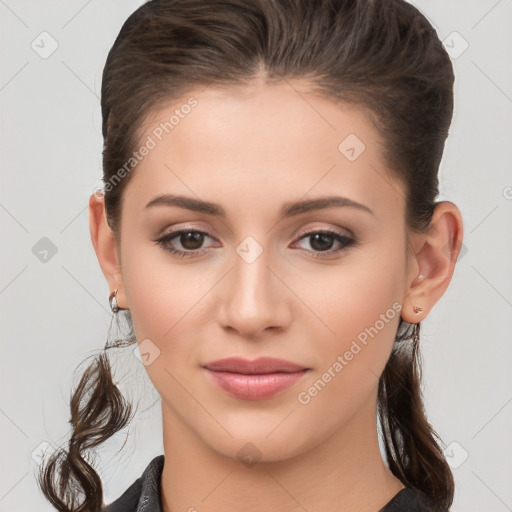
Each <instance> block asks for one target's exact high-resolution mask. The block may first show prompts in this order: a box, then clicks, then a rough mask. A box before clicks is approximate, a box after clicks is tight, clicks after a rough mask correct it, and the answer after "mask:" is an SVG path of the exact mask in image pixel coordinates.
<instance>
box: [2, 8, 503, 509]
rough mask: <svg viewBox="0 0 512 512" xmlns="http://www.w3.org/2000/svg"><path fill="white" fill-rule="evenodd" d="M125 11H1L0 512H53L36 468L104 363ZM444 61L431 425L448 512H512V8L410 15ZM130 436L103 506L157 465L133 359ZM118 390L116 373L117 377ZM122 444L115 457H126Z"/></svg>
mask: <svg viewBox="0 0 512 512" xmlns="http://www.w3.org/2000/svg"><path fill="white" fill-rule="evenodd" d="M141 3H142V2H140V1H134V0H109V1H108V2H106V1H100V0H88V1H87V0H66V1H64V0H55V1H52V2H48V1H46V2H45V1H41V0H37V1H35V0H0V23H1V30H0V37H1V61H0V70H1V75H0V100H1V108H2V112H1V116H0V126H1V143H2V147H1V153H0V154H1V164H2V166H1V169H2V175H1V179H2V182H1V186H0V223H1V224H0V225H1V252H0V255H1V276H0V315H1V320H0V321H1V324H0V325H1V335H2V337H1V343H2V345H1V356H0V365H1V370H0V372H1V373H0V379H1V381H0V382H1V387H0V389H1V397H0V398H1V402H0V432H1V435H0V461H1V464H0V512H34V511H41V512H42V511H49V510H53V508H51V507H50V506H49V504H48V503H47V502H46V500H45V499H44V498H43V496H42V494H41V493H40V491H39V490H38V488H37V485H36V481H35V474H36V469H37V464H38V454H40V453H41V450H42V449H44V447H47V446H53V447H56V446H58V445H62V444H64V446H65V445H66V442H67V440H68V439H69V433H70V425H69V423H68V421H69V417H70V414H69V405H68V402H69V397H70V393H71V388H72V386H73V385H75V384H76V382H77V377H76V374H74V370H75V368H76V367H77V365H79V364H80V363H81V362H82V361H83V360H84V359H85V358H86V357H89V356H91V355H93V354H95V353H98V351H99V350H100V349H101V348H102V347H103V345H104V343H105V341H106V337H107V332H108V329H109V325H110V320H111V313H110V309H109V304H108V291H109V290H108V286H107V282H106V280H105V279H104V277H103V274H102V272H101V269H100V267H99V265H98V262H97V259H96V255H95V253H94V250H93V247H92V244H91V241H90V235H89V225H88V210H87V209H88V198H89V195H90V194H91V193H92V191H93V189H94V188H95V187H97V186H99V185H101V181H100V178H101V150H102V137H101V115H100V108H99V94H100V85H101V73H102V69H103V65H104V62H105V58H106V55H107V52H108V50H109V48H110V46H111V45H112V43H113V41H114V38H115V37H116V36H117V33H118V31H119V29H120V27H121V25H122V23H123V22H124V20H125V19H126V18H127V16H128V15H129V14H130V13H131V12H132V11H133V10H135V8H137V7H138V6H139V5H140V4H141ZM413 3H414V5H416V6H417V7H418V8H419V9H420V10H421V11H422V12H423V13H424V14H425V15H426V16H427V17H428V18H429V19H430V21H431V23H432V24H433V26H434V27H435V28H436V30H437V33H438V35H439V37H440V38H441V39H442V40H443V41H444V42H445V44H446V47H447V49H448V50H449V51H450V54H451V56H452V59H453V64H454V69H455V75H456V81H455V113H454V118H453V123H452V126H451V129H450V135H449V138H448V140H447V143H446V149H445V154H444V157H443V161H442V165H441V170H440V175H441V197H440V199H448V200H451V201H453V202H454V203H456V204H457V205H458V206H459V208H460V210H461V212H462V216H463V220H464V228H465V233H464V235H465V236H464V247H463V250H462V253H461V256H460V258H459V261H458V263H457V266H456V270H455V274H454V276H453V280H452V283H451V285H450V287H449V289H448V291H447V292H446V294H445V295H444V296H443V297H442V299H441V300H440V301H439V302H438V304H437V305H436V306H435V308H434V310H433V311H432V312H431V313H430V315H429V316H428V317H427V319H426V320H425V321H423V322H422V325H423V336H422V354H423V360H424V373H423V375H424V396H425V403H426V409H427V412H428V417H429V421H430V422H431V423H432V425H433V426H434V427H435V428H436V430H437V432H438V433H439V435H440V436H441V438H442V439H443V441H444V442H445V443H446V444H447V445H448V450H449V453H448V457H449V459H450V460H451V464H452V466H453V473H454V476H455V481H456V494H455V500H454V505H453V509H452V510H453V511H454V512H457V511H467V512H473V511H475V512H476V511H478V512H481V511H485V512H505V511H507V510H512V435H511V432H512V428H511V427H512V372H511V371H510V366H511V362H512V357H511V356H512V340H511V335H510V333H511V331H512V279H511V276H512V270H511V266H512V222H511V221H512V123H511V120H512V61H511V57H510V56H511V55H512V1H511V0H429V1H427V0H424V1H419V0H417V1H415V2H413ZM119 361H120V362H119V369H120V370H119V371H122V372H123V375H124V376H125V378H124V380H123V383H124V384H123V385H124V390H125V391H126V392H127V393H130V394H131V395H132V396H133V400H134V401H137V400H140V405H139V414H138V415H137V417H136V420H135V422H134V424H133V425H132V426H131V427H130V429H129V430H126V431H124V432H123V433H120V434H118V435H117V436H116V437H115V438H113V439H112V440H111V441H109V442H108V443H107V444H105V445H104V446H103V448H102V449H101V451H100V454H99V456H98V463H99V464H100V468H101V476H102V478H103V481H104V484H105V499H106V501H107V502H110V501H112V500H113V499H115V498H117V497H118V496H119V495H120V494H121V493H122V492H123V491H124V490H125V489H126V488H127V487H128V486H129V485H130V484H131V483H132V482H133V481H134V480H135V479H136V478H137V477H139V476H140V475H141V473H142V471H143V470H144V469H145V467H146V466H147V464H148V463H149V461H150V460H151V459H152V458H153V457H154V456H156V455H158V454H160V453H163V446H162V438H161V435H162V432H161V411H160V403H159V397H158V395H157V393H156V391H155V390H154V389H153V387H152V385H151V383H150V381H149V379H148V378H147V375H146V373H145V371H144V368H143V366H142V365H141V363H140V362H139V360H138V359H137V358H136V357H134V356H133V353H132V352H131V350H130V349H128V350H126V351H125V352H124V353H123V355H121V356H120V357H119ZM120 375H121V374H120ZM123 443H126V444H125V445H124V447H123Z"/></svg>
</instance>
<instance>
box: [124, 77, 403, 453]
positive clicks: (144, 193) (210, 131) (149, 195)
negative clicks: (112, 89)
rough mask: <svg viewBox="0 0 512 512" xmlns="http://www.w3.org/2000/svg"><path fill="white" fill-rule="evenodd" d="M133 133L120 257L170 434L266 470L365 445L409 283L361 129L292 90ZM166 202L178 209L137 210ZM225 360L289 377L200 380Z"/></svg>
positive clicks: (230, 92)
mask: <svg viewBox="0 0 512 512" xmlns="http://www.w3.org/2000/svg"><path fill="white" fill-rule="evenodd" d="M191 97H193V98H194V100H189V101H188V103H187V100H188V99H189V98H191ZM187 104H188V105H189V106H190V108H189V107H185V105H187ZM173 115H174V118H173V119H172V121H171V124H172V128H170V126H171V125H170V124H167V125H165V123H166V122H169V119H170V118H171V116H173ZM162 123H163V124H162ZM145 126H146V128H145V129H146V131H145V133H143V134H142V136H141V139H140V146H141V147H142V146H143V145H146V147H148V148H149V149H148V150H147V151H145V150H143V151H142V152H141V153H146V154H145V156H143V157H142V158H141V159H140V162H139V163H138V165H137V166H136V169H135V170H134V171H133V172H134V176H132V180H131V181H130V183H129V184H128V185H127V187H126V189H125V192H124V196H123V204H122V221H121V242H120V247H119V252H120V260H121V268H122V279H123V288H124V293H125V294H126V295H125V298H126V304H127V307H129V308H130V311H131V315H132V320H133V323H134V328H135V332H136V335H137V340H138V342H139V344H142V343H144V345H140V348H141V352H145V353H146V354H147V355H146V356H145V357H146V362H147V365H146V370H147V372H148V375H149V377H150V379H151V381H152V382H153V384H154V386H155V387H156V389H157V391H158V392H159V394H160V396H161V398H162V410H163V416H164V428H169V429H173V431H174V429H181V430H182V431H186V432H189V433H190V434H191V435H193V437H194V438H195V439H197V440H200V442H202V443H204V445H205V446H208V447H210V448H211V449H212V450H215V451H216V452H218V453H221V454H224V455H227V456H230V457H233V458H234V457H235V456H236V454H237V453H238V451H239V450H240V448H241V447H242V446H244V445H245V443H247V442H250V443H252V444H253V445H254V446H255V447H257V449H258V450H259V453H260V455H259V456H261V457H262V459H263V460H283V459H286V458H290V457H293V456H295V455H298V454H300V453H303V452H305V451H307V450H310V449H311V448H313V447H315V446H317V445H319V444H320V443H322V441H324V440H326V439H329V438H331V437H332V436H333V435H335V434H336V435H337V434H338V433H340V432H343V431H345V432H348V430H349V429H350V428H351V429H352V431H353V432H362V431H363V430H362V429H363V424H364V425H365V426H364V428H366V429H368V428H370V427H369V426H368V422H369V421H374V416H372V414H373V412H374V410H375V403H376V395H377V387H378V378H379V376H380V374H381V373H382V371H383V369H384V367H385V364H386V362H387V359H388V357H389V355H390V352H391V349H392V346H393V342H394V338H395V334H396V330H397V327H398V323H399V320H400V307H401V304H402V301H403V299H404V289H405V283H406V268H407V250H406V226H405V217H404V216H405V203H404V189H403V186H402V184H401V183H400V182H399V181H397V180H396V179H395V178H394V177H393V176H392V175H391V174H390V172H389V170H387V169H386V167H385V163H384V159H383V155H382V150H381V144H382V142H381V141H380V139H379V134H378V132H377V131H376V129H375V128H374V127H373V125H372V123H371V122H370V121H369V120H368V118H366V117H365V115H364V113H363V112H362V111H359V110H356V109H355V108H353V107H351V108H347V107H344V106H340V105H336V104H334V103H332V102H330V101H329V100H327V99H323V98H321V97H319V96H317V95H315V94H313V93H312V92H310V90H309V89H308V88H307V87H306V86H304V85H301V84H299V83H294V85H293V88H292V86H291V83H290V82H289V83H282V84H279V85H263V84H261V83H258V84H255V85H251V86H247V87H245V88H243V89H241V88H234V87H233V88H230V89H224V90H221V89H215V88H208V89H205V90H197V91H194V92H191V93H190V94H188V95H187V96H186V97H184V98H183V100H182V101H178V102H174V103H173V104H172V105H170V106H168V107H166V108H162V109H160V110H158V111H157V112H155V113H153V115H152V116H151V117H150V118H149V120H148V123H146V124H145ZM162 126H166V129H164V128H162ZM363 144H364V146H363ZM165 194H169V195H172V196H176V197H177V196H183V197H184V198H187V200H188V203H187V201H185V200H184V199H183V200H182V201H181V203H177V202H175V203H172V202H170V201H168V202H167V203H166V202H163V201H158V200H157V201H156V202H154V203H153V204H152V205H151V206H148V204H149V203H151V202H152V201H153V200H154V199H155V198H157V197H159V196H162V195H165ZM324 198H338V200H333V201H331V202H330V203H326V204H324V206H323V207H320V206H321V202H317V203H316V205H315V203H314V202H313V201H318V200H321V199H324ZM339 198H345V199H339ZM198 201H199V203H201V204H202V205H203V207H204V206H205V203H208V205H207V206H208V207H207V208H203V211H197V209H195V208H192V206H194V205H195V206H197V202H198ZM297 202H299V204H300V203H301V202H303V203H304V204H303V207H298V206H295V207H294V206H293V205H294V204H295V203H297ZM210 203H211V205H210ZM356 203H357V204H356ZM187 204H188V206H190V207H191V208H188V207H187ZM307 205H309V207H308V206H307ZM315 206H316V207H315ZM228 357H237V358H243V359H245V360H249V361H254V360H256V359H258V358H261V357H271V358H278V359H281V360H285V361H288V362H289V363H294V364H295V365H297V368H296V369H295V371H290V370H291V367H287V368H281V370H286V372H282V371H281V372H278V370H279V368H277V369H276V368H270V370H268V371H267V373H268V372H270V373H272V374H273V375H266V376H263V375H260V376H258V377H257V376H252V377H251V376H247V375H240V374H238V376H237V375H236V374H235V373H234V372H233V369H231V370H232V371H231V372H222V371H213V370H211V369H210V370H209V369H206V368H205V366H208V365H210V363H212V362H214V361H217V360H220V359H224V358H228ZM210 366H212V365H210ZM244 371H246V372H247V370H246V369H245V370H244ZM256 371H257V373H260V374H262V373H265V372H264V370H262V369H261V368H259V369H257V370H256ZM276 373H277V374H276ZM370 412H371V413H370ZM371 429H372V431H373V430H374V429H375V424H372V425H371Z"/></svg>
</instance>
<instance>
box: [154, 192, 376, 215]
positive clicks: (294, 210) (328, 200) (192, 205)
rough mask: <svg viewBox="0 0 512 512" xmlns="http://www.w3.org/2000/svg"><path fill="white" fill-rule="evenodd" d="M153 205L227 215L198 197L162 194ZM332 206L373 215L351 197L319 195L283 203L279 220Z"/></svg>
mask: <svg viewBox="0 0 512 512" xmlns="http://www.w3.org/2000/svg"><path fill="white" fill-rule="evenodd" d="M153 206H177V207H179V208H184V209H186V210H191V211H194V212H199V213H206V214H208V215H215V216H217V217H222V218H224V219H225V218H226V217H227V215H226V211H225V210H224V208H222V206H220V205H219V204H216V203H211V202H208V201H202V200H200V199H195V198H194V197H188V196H180V195H174V194H162V195H159V196H156V197H155V198H153V199H152V200H151V201H149V203H148V204H147V205H146V208H151V207H153ZM333 207H352V208H357V209H358V210H361V211H365V212H368V213H371V214H372V215H375V214H374V212H373V211H372V210H370V208H368V206H365V205H364V204H361V203H358V202H356V201H353V200H352V199H348V198H347V197H340V196H327V197H319V198H317V199H306V200H301V201H295V202H289V203H285V204H284V205H283V208H282V209H281V213H280V215H279V220H282V219H284V218H287V217H293V216H295V215H300V214H302V213H307V212H311V211H316V210H324V209H326V208H333Z"/></svg>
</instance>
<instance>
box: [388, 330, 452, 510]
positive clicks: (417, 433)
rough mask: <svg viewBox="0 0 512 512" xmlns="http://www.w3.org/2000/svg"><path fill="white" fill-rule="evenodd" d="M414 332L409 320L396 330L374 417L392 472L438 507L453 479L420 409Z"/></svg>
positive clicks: (444, 505)
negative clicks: (408, 322) (379, 429)
mask: <svg viewBox="0 0 512 512" xmlns="http://www.w3.org/2000/svg"><path fill="white" fill-rule="evenodd" d="M402 322H403V320H402V321H401V323H400V325H399V329H398V332H399V333H400V330H401V327H402ZM403 323H404V324H407V322H403ZM411 327H412V333H411V332H410V331H411ZM419 332H420V324H419V323H418V324H408V327H406V328H405V329H404V330H403V332H402V333H401V334H397V338H396V341H395V346H394V347H393V351H392V352H391V356H390V358H389V360H388V363H387V365H386V367H385V368H384V371H383V373H382V375H381V377H380V380H379V390H378V405H379V420H380V424H381V427H382V433H383V438H384V447H385V451H386V457H387V459H388V464H389V469H390V470H391V472H392V473H393V474H394V475H395V476H396V477H397V478H398V479H400V480H401V481H402V483H403V484H404V485H405V486H407V487H411V488H414V489H417V490H419V491H421V492H423V493H424V494H426V495H427V496H428V497H429V498H430V499H431V500H433V501H434V502H435V504H436V505H438V506H439V511H442V510H448V508H449V507H450V505H451V504H452V501H453V494H454V481H453V475H452V472H451V470H450V466H449V465H448V463H447V462H446V459H445V457H444V455H443V452H442V450H441V447H440V446H439V444H438V442H437V440H440V437H439V435H438V434H437V432H436V431H435V430H434V429H433V427H432V426H431V425H430V423H429V422H428V421H427V418H426V415H425V410H424V408H423V397H422V393H421V389H420V384H421V362H420V352H419ZM409 340H410V341H409Z"/></svg>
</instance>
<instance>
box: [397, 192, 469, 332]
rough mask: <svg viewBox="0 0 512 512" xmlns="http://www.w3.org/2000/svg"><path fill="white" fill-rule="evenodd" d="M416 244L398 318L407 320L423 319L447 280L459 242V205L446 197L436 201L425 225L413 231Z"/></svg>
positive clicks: (448, 279)
mask: <svg viewBox="0 0 512 512" xmlns="http://www.w3.org/2000/svg"><path fill="white" fill-rule="evenodd" d="M414 236H415V237H416V240H415V245H416V247H418V248H417V249H416V250H415V251H414V253H413V254H412V255H411V257H412V258H413V259H414V262H413V263H415V264H413V265H410V268H411V269H412V271H413V272H415V274H414V275H412V276H409V280H410V281H411V284H410V285H409V288H408V290H407V291H406V297H405V299H404V304H403V308H402V318H403V319H404V320H405V321H407V322H410V323H417V322H419V321H421V320H423V319H424V318H425V317H426V316H427V315H428V313H429V311H430V310H431V309H432V308H433V307H434V305H435V303H436V302H437V301H438V300H439V299H440V298H441V297H442V295H443V294H444V292H445V290H446V289H447V288H448V285H449V284H450V281H451V278H452V275H453V272H454V269H455V263H456V261H457V257H458V255H459V252H460V249H461V246H462V236H463V223H462V216H461V214H460V211H459V209H458V208H457V207H456V206H455V205H454V204H453V203H452V202H450V201H442V202H440V203H438V204H437V205H436V208H435V211H434V214H433V216H432V220H431V223H430V226H429V228H428V229H427V231H426V232H425V233H423V234H417V235H414Z"/></svg>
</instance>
